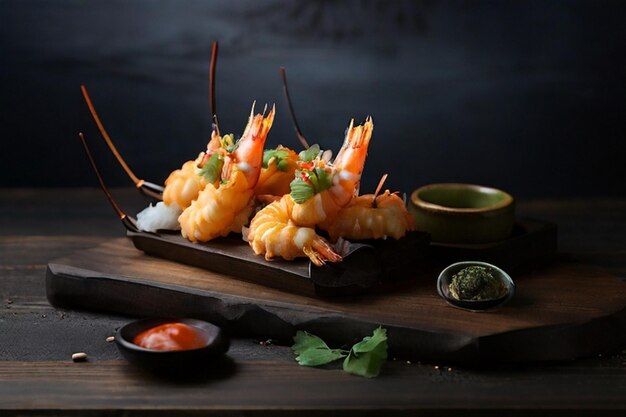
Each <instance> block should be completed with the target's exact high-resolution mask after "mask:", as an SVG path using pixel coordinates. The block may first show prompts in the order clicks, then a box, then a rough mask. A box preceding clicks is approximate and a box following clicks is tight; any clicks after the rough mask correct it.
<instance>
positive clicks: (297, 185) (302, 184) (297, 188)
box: [290, 178, 315, 204]
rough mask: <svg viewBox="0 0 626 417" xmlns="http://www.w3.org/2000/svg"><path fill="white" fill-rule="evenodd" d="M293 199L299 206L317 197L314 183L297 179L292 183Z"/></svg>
mask: <svg viewBox="0 0 626 417" xmlns="http://www.w3.org/2000/svg"><path fill="white" fill-rule="evenodd" d="M290 187H291V198H293V201H295V202H296V203H298V204H302V203H304V202H305V201H307V200H308V199H309V198H311V197H313V196H314V195H315V187H314V186H313V184H312V183H310V182H307V181H304V180H302V179H300V178H296V179H295V180H293V181H291V184H290Z"/></svg>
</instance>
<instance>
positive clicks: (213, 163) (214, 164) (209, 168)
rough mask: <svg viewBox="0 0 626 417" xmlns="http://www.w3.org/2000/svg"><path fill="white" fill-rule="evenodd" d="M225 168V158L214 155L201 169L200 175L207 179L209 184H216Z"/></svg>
mask: <svg viewBox="0 0 626 417" xmlns="http://www.w3.org/2000/svg"><path fill="white" fill-rule="evenodd" d="M223 166H224V157H223V156H222V155H220V154H218V153H214V154H213V155H211V156H210V157H209V159H207V161H206V162H205V163H204V165H203V166H202V168H201V169H200V172H199V175H201V176H203V177H204V178H206V180H207V181H208V182H210V183H214V182H215V181H217V179H218V178H219V177H220V175H221V173H222V167H223Z"/></svg>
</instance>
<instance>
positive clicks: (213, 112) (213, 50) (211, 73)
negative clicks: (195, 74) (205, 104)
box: [209, 41, 220, 135]
mask: <svg viewBox="0 0 626 417" xmlns="http://www.w3.org/2000/svg"><path fill="white" fill-rule="evenodd" d="M218 50H219V45H218V43H217V41H214V42H213V46H212V48H211V66H210V67H209V104H210V105H211V119H213V124H214V125H215V130H216V131H217V134H218V135H219V133H220V129H219V125H218V124H217V109H216V107H215V71H216V68H217V52H218Z"/></svg>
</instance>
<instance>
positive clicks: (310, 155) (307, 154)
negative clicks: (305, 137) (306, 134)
mask: <svg viewBox="0 0 626 417" xmlns="http://www.w3.org/2000/svg"><path fill="white" fill-rule="evenodd" d="M319 154H320V145H318V144H317V143H316V144H315V145H313V146H310V147H309V149H305V150H303V151H302V152H300V153H299V154H298V157H299V158H300V159H301V160H303V161H304V162H311V161H312V160H314V159H315V158H317V155H319Z"/></svg>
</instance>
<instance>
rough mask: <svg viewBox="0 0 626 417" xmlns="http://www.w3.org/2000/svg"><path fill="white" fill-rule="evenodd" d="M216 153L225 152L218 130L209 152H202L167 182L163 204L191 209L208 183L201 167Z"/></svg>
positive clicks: (214, 134) (212, 138)
mask: <svg viewBox="0 0 626 417" xmlns="http://www.w3.org/2000/svg"><path fill="white" fill-rule="evenodd" d="M216 152H224V150H223V147H222V142H221V137H220V135H219V134H218V133H217V131H216V130H213V133H212V134H211V140H210V141H209V143H208V145H207V151H206V152H201V153H200V155H198V157H197V158H196V159H195V160H193V161H187V162H185V163H184V164H183V166H182V168H180V169H177V170H175V171H173V172H172V173H171V174H170V175H169V177H167V179H166V180H165V189H164V190H163V202H164V203H165V205H167V206H171V205H172V204H176V205H177V206H178V207H180V209H181V210H184V209H186V208H187V207H189V205H190V204H191V202H192V201H193V200H195V199H196V198H198V194H199V193H200V191H202V190H204V188H205V187H206V185H207V184H208V181H207V179H206V177H205V176H203V175H201V167H200V165H201V164H202V163H203V162H205V160H206V157H207V156H211V155H213V154H214V153H216Z"/></svg>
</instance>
